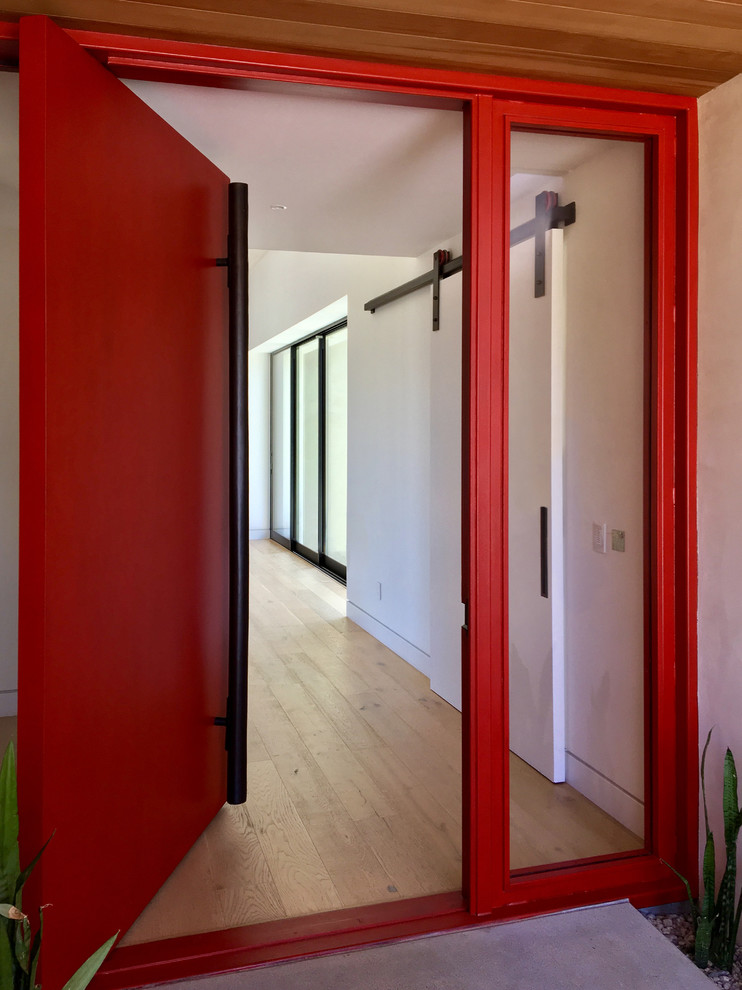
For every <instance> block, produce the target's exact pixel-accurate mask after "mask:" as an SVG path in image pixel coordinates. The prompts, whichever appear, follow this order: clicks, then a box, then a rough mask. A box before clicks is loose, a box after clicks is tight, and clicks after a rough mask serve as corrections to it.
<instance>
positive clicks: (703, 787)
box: [701, 726, 714, 836]
mask: <svg viewBox="0 0 742 990" xmlns="http://www.w3.org/2000/svg"><path fill="white" fill-rule="evenodd" d="M713 731H714V727H713V726H711V728H710V729H709V734H708V735H707V736H706V745H705V746H704V747H703V756H702V757H701V791H702V793H703V818H704V821H705V822H706V835H707V836H708V834H709V832H710V831H711V829H710V828H709V813H708V808H707V807H706V750H707V749H708V748H709V743H710V742H711V733H712V732H713Z"/></svg>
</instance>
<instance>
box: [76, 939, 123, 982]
mask: <svg viewBox="0 0 742 990" xmlns="http://www.w3.org/2000/svg"><path fill="white" fill-rule="evenodd" d="M118 934H119V933H118V932H116V934H115V935H112V936H111V937H110V938H109V939H108V941H107V942H104V943H103V945H102V946H101V947H100V949H97V950H96V951H95V952H94V953H93V954H92V956H91V957H90V958H89V959H86V960H85V962H84V963H83V964H82V966H81V967H80V968H79V969H78V971H77V972H76V973H75V974H74V975H73V976H71V977H70V978H69V980H67V982H66V983H65V985H64V987H63V988H62V990H85V987H86V986H87V985H88V983H90V981H91V980H92V979H93V977H94V976H95V974H96V973H97V972H98V970H99V969H100V967H101V966H102V965H103V960H104V959H105V958H106V956H107V955H108V953H109V952H110V951H111V949H112V947H113V943H114V942H115V941H116V939H117V938H118Z"/></svg>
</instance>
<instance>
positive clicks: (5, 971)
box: [0, 918, 16, 990]
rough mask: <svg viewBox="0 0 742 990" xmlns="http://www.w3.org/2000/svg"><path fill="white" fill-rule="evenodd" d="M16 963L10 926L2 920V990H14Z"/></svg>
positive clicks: (0, 976)
mask: <svg viewBox="0 0 742 990" xmlns="http://www.w3.org/2000/svg"><path fill="white" fill-rule="evenodd" d="M15 970H16V962H15V956H14V954H13V950H12V948H11V942H10V925H9V923H8V922H7V921H6V919H5V918H2V919H0V990H13V984H14V980H15Z"/></svg>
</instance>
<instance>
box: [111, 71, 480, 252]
mask: <svg viewBox="0 0 742 990" xmlns="http://www.w3.org/2000/svg"><path fill="white" fill-rule="evenodd" d="M127 85H128V86H129V87H130V88H131V89H132V90H133V91H134V92H135V93H137V95H138V96H140V97H141V99H143V100H144V101H145V102H146V103H148V104H149V106H151V107H152V108H153V109H154V110H156V111H157V113H158V114H160V116H161V117H164V119H165V120H167V121H168V122H169V123H170V124H172V126H173V127H175V129H176V130H178V131H179V132H180V133H181V134H183V136H184V137H186V138H187V139H188V140H189V141H190V142H191V143H192V144H193V145H195V146H196V147H197V148H198V149H199V150H200V151H202V152H203V153H204V154H205V155H206V156H207V157H208V158H210V159H211V160H212V161H213V162H214V163H215V164H216V165H218V166H219V168H221V169H222V171H223V172H225V173H226V174H227V175H228V176H229V177H230V178H231V179H232V180H233V181H241V182H247V183H248V185H249V187H250V192H249V199H250V223H249V241H250V246H251V248H257V249H261V250H274V251H319V252H331V253H337V254H375V255H397V256H408V257H417V256H419V255H421V254H423V253H424V252H427V251H430V250H433V249H434V248H435V246H436V244H437V243H438V242H439V241H442V240H445V239H448V238H450V237H452V236H456V235H457V234H459V233H460V231H461V211H462V187H463V165H462V149H463V120H462V114H461V113H460V112H457V111H454V110H430V109H422V108H417V107H414V108H413V107H401V106H385V105H380V104H376V103H357V102H352V101H348V100H346V99H342V100H336V99H327V98H322V97H316V96H308V95H304V93H300V94H297V95H285V94H278V93H266V92H252V91H249V92H248V91H236V90H224V89H214V88H209V87H200V86H183V85H173V84H168V83H152V82H142V81H138V80H137V81H133V80H132V81H127ZM271 205H283V206H286V209H285V210H272V209H271Z"/></svg>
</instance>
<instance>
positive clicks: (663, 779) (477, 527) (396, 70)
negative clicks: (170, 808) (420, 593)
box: [0, 24, 698, 990]
mask: <svg viewBox="0 0 742 990" xmlns="http://www.w3.org/2000/svg"><path fill="white" fill-rule="evenodd" d="M70 34H71V36H72V37H73V38H74V39H75V40H76V41H77V42H78V43H79V44H81V45H82V46H83V47H84V48H86V49H87V50H88V51H90V52H91V53H92V54H93V55H95V56H96V57H97V58H98V59H99V60H100V61H102V62H103V63H104V64H107V65H108V66H109V67H110V68H111V69H112V71H114V72H115V73H116V74H118V75H121V76H126V77H140V78H149V79H164V80H170V81H177V82H191V83H197V84H205V85H212V86H223V87H236V88H247V89H249V88H258V87H259V86H261V85H265V84H267V83H270V84H271V85H274V86H275V85H277V84H296V83H301V84H305V85H312V86H317V85H319V86H323V87H332V88H336V89H338V88H339V89H342V90H346V91H353V94H354V95H355V97H356V98H368V99H378V100H380V101H381V102H398V103H404V104H408V105H423V106H436V105H438V106H440V105H445V106H449V107H458V108H462V107H463V109H464V115H465V133H466V140H465V175H466V176H467V177H468V179H467V181H466V183H465V186H466V188H465V210H464V217H465V230H464V243H465V256H466V257H467V259H468V264H467V265H465V268H464V280H465V281H464V299H465V310H466V311H465V326H466V325H467V324H468V328H469V333H468V335H466V334H465V339H464V367H465V396H466V400H465V407H464V437H465V441H464V451H465V453H464V465H463V482H464V540H463V557H464V560H463V565H464V566H463V574H464V589H463V594H464V600H465V601H467V602H468V604H469V632H468V634H464V656H465V662H464V696H465V698H466V699H467V700H466V703H465V720H464V752H465V754H466V756H465V767H464V848H465V857H464V894H463V896H462V895H459V894H450V895H449V894H446V895H438V896H434V897H428V898H420V899H417V900H410V901H403V902H398V903H394V904H384V905H374V906H371V907H367V908H360V909H357V910H353V911H339V912H332V913H330V914H326V915H316V916H311V917H308V918H299V919H292V920H289V921H285V922H275V923H269V924H266V925H257V926H252V927H248V928H241V929H233V930H230V931H225V932H213V933H207V934H204V935H199V936H195V937H190V938H182V939H171V940H166V941H163V942H153V943H149V944H147V945H142V946H132V947H129V948H124V949H119V950H116V951H114V953H112V955H111V957H110V959H109V961H108V962H107V964H106V967H105V969H104V971H103V972H102V973H101V974H100V975H99V977H98V978H97V980H96V985H97V986H99V987H107V988H110V990H121V988H126V987H133V986H139V985H142V984H146V983H154V982H161V981H165V980H170V979H175V978H183V977H187V976H195V975H198V974H203V973H210V972H218V971H226V970H232V969H238V968H242V967H245V966H249V965H260V964H263V963H266V962H270V961H275V960H278V959H286V958H292V957H297V956H305V955H309V954H312V953H315V952H323V951H334V950H340V949H344V948H348V947H350V946H355V945H362V944H369V943H372V942H378V941H387V940H391V939H397V938H407V937H411V936H413V935H416V934H421V933H423V932H433V931H442V930H446V929H452V928H457V927H465V926H470V925H473V924H478V923H482V922H488V921H495V920H498V919H503V918H513V917H521V916H526V915H529V914H536V913H543V912H546V911H551V910H557V909H560V908H565V907H570V906H578V905H582V904H589V903H597V902H599V901H605V900H611V899H615V898H623V897H628V898H630V900H631V901H632V903H634V904H636V905H637V906H647V905H650V904H658V903H663V902H666V901H672V900H678V899H682V898H683V897H684V896H685V894H684V892H683V889H682V886H681V885H680V883H679V881H678V880H677V879H676V878H675V877H674V876H673V874H672V873H671V872H670V871H669V870H668V868H667V867H666V866H664V865H663V864H662V862H661V860H662V859H664V860H667V861H670V862H672V863H673V864H674V865H677V866H678V867H679V868H681V869H682V870H683V871H684V872H685V873H686V874H687V875H690V876H695V875H696V871H697V864H696V859H697V811H698V809H697V790H698V744H697V739H698V731H697V711H696V708H697V699H696V634H695V614H696V579H697V565H696V523H695V520H696V504H695V497H696V496H695V489H696V484H695V472H696V458H695V418H696V391H695V366H696V326H695V320H696V312H695V307H696V276H697V262H696V253H697V231H696V226H697V216H696V214H697V136H696V128H697V120H696V103H695V101H694V100H691V99H688V98H685V97H675V96H668V95H665V94H659V93H639V92H632V91H624V90H617V89H602V88H597V87H588V86H582V85H569V84H550V83H545V82H535V81H531V80H519V79H508V78H503V77H495V76H487V75H482V74H475V73H463V72H461V73H460V72H452V71H449V70H437V69H424V68H410V67H400V66H389V65H380V64H379V65H377V64H366V63H361V62H352V61H342V60H339V59H326V58H318V57H309V56H296V55H284V54H276V53H267V52H253V51H243V50H241V49H237V48H223V47H217V46H211V45H201V44H195V43H184V42H170V41H158V40H153V39H140V38H132V37H121V36H115V35H105V34H99V33H94V32H83V31H72V32H70ZM16 39H17V26H16V25H14V24H0V61H2V60H3V59H5V61H6V62H7V64H8V65H9V66H11V65H12V64H13V61H14V59H15V58H16V55H15V53H14V46H15V43H16ZM514 126H516V127H519V128H526V129H536V130H538V129H541V130H549V131H561V132H565V131H566V132H573V133H574V132H583V133H584V132H586V131H587V132H591V133H594V134H597V135H599V136H611V137H615V136H621V135H625V136H631V137H635V138H641V139H644V140H645V141H647V142H648V143H649V145H650V147H651V149H652V152H651V155H650V160H651V163H652V175H651V204H652V211H653V225H652V229H653V234H652V244H651V247H652V252H651V254H652V259H653V265H652V281H653V283H654V290H653V300H654V304H653V305H652V312H651V323H652V328H653V340H654V341H655V342H656V345H655V352H654V358H653V364H654V367H655V374H654V376H653V377H654V392H653V400H654V401H653V406H654V419H653V430H654V436H653V449H654V455H655V456H654V458H653V471H652V485H651V492H652V495H651V513H652V526H653V534H654V544H653V551H652V561H651V569H652V573H653V582H652V595H653V598H652V603H651V612H652V616H653V622H652V626H651V638H652V654H653V656H654V657H655V663H654V665H653V668H652V669H653V679H652V684H651V691H650V695H651V702H650V739H651V766H652V773H651V775H650V777H649V779H648V782H647V789H648V793H650V794H651V795H652V801H651V807H652V809H653V813H652V820H651V823H650V828H649V830H648V836H649V838H648V845H647V848H646V849H645V850H642V851H640V852H638V853H636V854H622V855H616V856H606V857H604V858H602V859H600V860H590V861H583V862H579V863H572V864H569V863H567V864H557V865H555V866H554V867H550V868H548V869H542V870H538V871H532V872H529V873H526V872H523V871H519V872H518V874H517V875H511V874H510V871H509V864H508V861H507V847H508V832H509V820H508V817H509V810H508V794H507V787H508V772H507V755H508V729H507V662H506V658H507V650H506V642H507V626H506V622H507V615H506V607H505V593H506V588H507V585H506V577H507V545H506V538H505V535H506V532H507V528H506V512H507V505H506V496H507V446H506V437H507V432H506V430H507V380H506V369H507V360H506V353H507V352H506V347H507V343H506V333H505V328H506V326H507V321H506V304H507V288H506V278H505V276H506V271H507V257H506V245H507V244H508V240H506V237H507V234H508V231H507V229H506V228H507V216H508V188H507V182H506V181H505V180H506V175H507V169H506V165H507V151H508V131H509V129H510V128H511V127H514Z"/></svg>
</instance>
